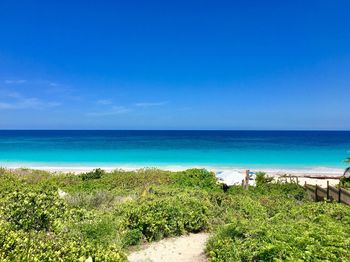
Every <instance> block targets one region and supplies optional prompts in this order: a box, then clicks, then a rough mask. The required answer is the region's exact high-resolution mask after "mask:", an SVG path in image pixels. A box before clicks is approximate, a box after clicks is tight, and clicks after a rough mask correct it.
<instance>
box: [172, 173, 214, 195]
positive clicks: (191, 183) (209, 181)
mask: <svg viewBox="0 0 350 262" xmlns="http://www.w3.org/2000/svg"><path fill="white" fill-rule="evenodd" d="M172 177H173V179H174V181H175V184H177V185H178V186H181V187H192V188H196V189H205V190H220V186H219V185H218V183H217V179H216V177H215V174H214V173H213V172H210V171H208V170H206V169H188V170H186V171H182V172H176V173H174V174H173V175H172Z"/></svg>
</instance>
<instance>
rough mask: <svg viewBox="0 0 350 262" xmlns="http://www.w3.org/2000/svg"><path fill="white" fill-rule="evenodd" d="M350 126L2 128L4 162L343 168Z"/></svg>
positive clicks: (0, 141)
mask: <svg viewBox="0 0 350 262" xmlns="http://www.w3.org/2000/svg"><path fill="white" fill-rule="evenodd" d="M349 150H350V132H348V131H344V132H343V131H4V130H3V131H0V166H13V165H21V166H120V165H124V166H125V165H130V166H148V167H150V166H159V167H161V166H172V165H174V166H191V165H196V166H217V167H220V166H225V167H227V166H232V167H266V168H267V167H285V168H304V167H307V168H308V167H334V168H343V167H345V164H344V163H343V159H344V158H346V157H349V156H350V153H349Z"/></svg>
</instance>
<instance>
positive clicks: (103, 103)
mask: <svg viewBox="0 0 350 262" xmlns="http://www.w3.org/2000/svg"><path fill="white" fill-rule="evenodd" d="M96 104H98V105H111V104H113V102H112V100H110V99H100V100H97V101H96Z"/></svg>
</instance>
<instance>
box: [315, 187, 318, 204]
mask: <svg viewBox="0 0 350 262" xmlns="http://www.w3.org/2000/svg"><path fill="white" fill-rule="evenodd" d="M315 201H316V202H317V201H318V199H317V185H316V187H315Z"/></svg>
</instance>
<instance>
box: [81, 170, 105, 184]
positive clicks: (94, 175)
mask: <svg viewBox="0 0 350 262" xmlns="http://www.w3.org/2000/svg"><path fill="white" fill-rule="evenodd" d="M105 173H106V171H104V170H103V169H101V168H96V169H94V170H93V171H91V172H86V173H83V174H81V175H80V177H81V179H82V180H83V181H85V180H91V179H100V178H101V177H102V176H103V175H104V174H105Z"/></svg>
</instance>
